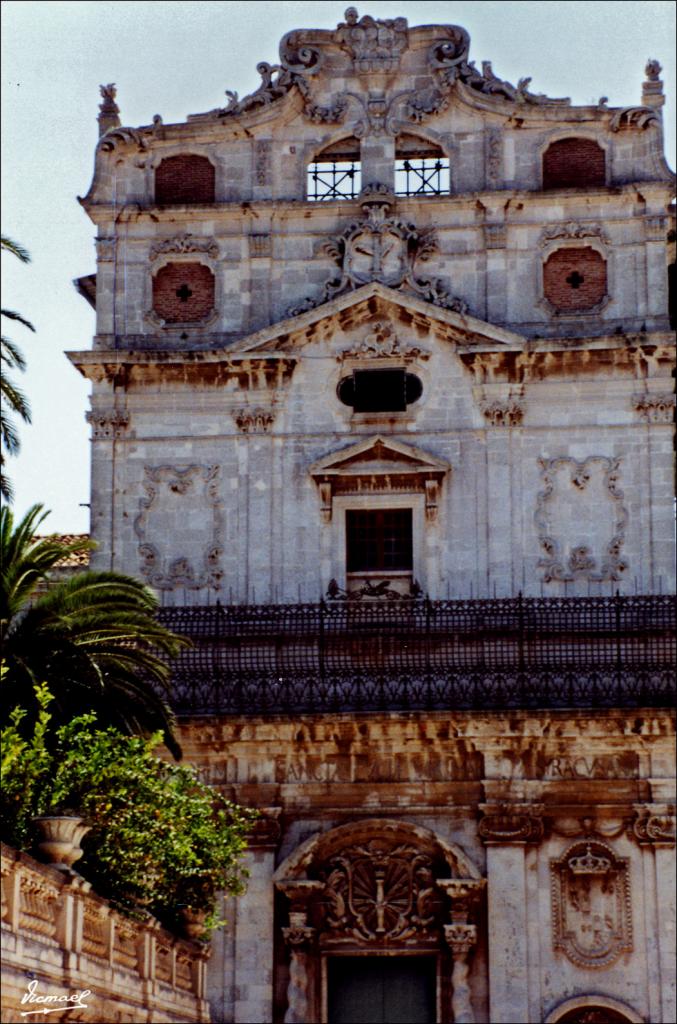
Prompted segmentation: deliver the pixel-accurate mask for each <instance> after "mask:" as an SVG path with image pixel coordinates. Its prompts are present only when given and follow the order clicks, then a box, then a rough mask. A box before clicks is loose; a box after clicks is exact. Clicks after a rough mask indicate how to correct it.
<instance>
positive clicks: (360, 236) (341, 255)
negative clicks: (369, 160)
mask: <svg viewBox="0 0 677 1024" xmlns="http://www.w3.org/2000/svg"><path fill="white" fill-rule="evenodd" d="M359 202H360V206H361V207H362V217H361V218H360V219H359V220H355V221H352V222H351V223H350V224H348V226H347V227H346V228H344V230H343V231H342V232H341V234H339V235H335V236H334V237H333V238H330V239H329V240H328V241H327V242H325V243H324V245H323V246H322V250H323V251H324V252H325V253H326V254H327V255H329V256H331V258H332V259H333V260H334V262H335V263H336V265H337V267H338V274H335V275H333V276H332V277H331V278H330V280H329V281H327V283H326V284H325V286H324V289H323V291H322V294H321V295H320V296H318V298H317V299H311V298H306V299H305V300H304V301H303V302H302V303H301V304H300V305H296V306H293V307H291V308H290V309H289V310H288V311H287V315H288V316H297V315H298V314H299V313H303V312H306V311H307V310H309V309H313V308H315V307H316V306H320V305H322V303H324V302H328V301H330V300H331V299H334V298H336V296H337V295H342V294H343V293H344V292H349V291H352V290H354V289H355V288H359V287H360V286H361V285H363V284H367V283H369V282H370V281H379V282H380V283H381V284H384V285H386V286H387V287H388V288H403V289H404V290H406V291H409V292H411V293H413V294H414V295H417V296H419V297H420V298H423V299H425V300H426V301H427V302H432V303H433V304H434V305H436V306H441V307H443V308H444V309H451V310H454V311H455V312H457V313H465V312H467V309H468V307H467V305H466V303H465V302H463V301H462V300H461V299H458V298H454V297H453V296H452V295H451V294H450V292H449V291H448V289H447V286H446V285H445V283H444V282H443V281H442V280H441V279H440V278H432V277H422V276H419V274H418V265H419V264H420V263H425V262H426V261H427V260H429V259H430V258H431V257H432V256H433V255H434V254H435V253H436V252H437V240H436V237H435V231H434V229H433V228H422V229H420V230H419V229H418V228H416V227H414V225H413V224H408V223H406V222H405V221H402V220H400V219H399V218H397V217H394V216H390V209H391V207H392V206H394V204H395V197H394V195H393V194H392V193H391V192H389V191H388V189H387V188H386V187H385V186H383V185H379V184H372V185H368V186H366V187H365V188H363V189H362V192H361V193H360V200H359Z"/></svg>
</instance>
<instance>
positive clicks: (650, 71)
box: [642, 60, 665, 110]
mask: <svg viewBox="0 0 677 1024" xmlns="http://www.w3.org/2000/svg"><path fill="white" fill-rule="evenodd" d="M662 70H663V68H662V67H661V65H660V64H659V62H658V61H657V60H648V61H647V62H646V67H645V68H644V74H645V75H646V80H645V81H644V82H642V104H643V105H644V106H645V107H653V108H654V110H660V108H661V107H662V106H663V104H664V103H665V96H664V95H663V83H662V81H661V71H662Z"/></svg>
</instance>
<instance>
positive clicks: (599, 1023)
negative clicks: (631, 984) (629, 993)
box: [545, 995, 642, 1024]
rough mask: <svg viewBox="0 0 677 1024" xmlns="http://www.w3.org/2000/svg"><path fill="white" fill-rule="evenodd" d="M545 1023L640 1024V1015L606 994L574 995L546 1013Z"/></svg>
mask: <svg viewBox="0 0 677 1024" xmlns="http://www.w3.org/2000/svg"><path fill="white" fill-rule="evenodd" d="M545 1024H642V1017H640V1016H639V1014H637V1013H636V1012H635V1011H634V1010H632V1009H631V1008H630V1007H629V1006H626V1005H625V1004H624V1003H621V1002H619V1001H618V1000H617V999H610V998H609V997H608V996H602V995H589V996H576V997H574V998H573V999H567V1000H566V1002H564V1003H561V1004H560V1005H559V1006H558V1007H557V1008H556V1009H555V1010H553V1011H552V1013H550V1014H548V1016H547V1017H546V1020H545Z"/></svg>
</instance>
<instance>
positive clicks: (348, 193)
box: [308, 160, 362, 201]
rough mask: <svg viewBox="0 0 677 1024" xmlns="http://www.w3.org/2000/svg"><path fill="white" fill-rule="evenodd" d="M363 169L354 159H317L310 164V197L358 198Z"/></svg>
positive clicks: (317, 198) (314, 199)
mask: <svg viewBox="0 0 677 1024" xmlns="http://www.w3.org/2000/svg"><path fill="white" fill-rule="evenodd" d="M361 187H362V170H361V168H360V164H359V162H356V161H354V160H333V161H331V162H329V161H317V162H316V163H312V164H309V166H308V199H311V200H313V201H317V200H321V199H357V197H358V195H359V194H360V189H361Z"/></svg>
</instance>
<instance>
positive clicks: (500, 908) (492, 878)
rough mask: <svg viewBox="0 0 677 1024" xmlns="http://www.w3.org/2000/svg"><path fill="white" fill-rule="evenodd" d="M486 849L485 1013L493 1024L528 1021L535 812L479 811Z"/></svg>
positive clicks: (538, 831) (515, 808)
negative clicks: (529, 868) (530, 848)
mask: <svg viewBox="0 0 677 1024" xmlns="http://www.w3.org/2000/svg"><path fill="white" fill-rule="evenodd" d="M482 810H483V811H484V817H483V818H482V820H481V821H480V824H479V834H480V836H481V838H482V840H483V841H484V843H485V844H486V848H487V911H488V920H489V921H490V922H491V927H490V929H489V1009H490V1017H491V1020H492V1022H493V1024H510V1022H511V1021H516V1020H519V1021H524V1022H527V1021H529V1020H530V1016H529V984H528V979H529V963H528V921H527V888H526V866H525V850H526V845H527V843H533V842H539V841H540V839H541V838H542V835H543V823H542V820H541V818H540V813H539V812H540V808H536V807H534V806H532V805H521V804H514V805H510V806H505V805H501V806H498V805H491V804H485V805H483V806H482Z"/></svg>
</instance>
